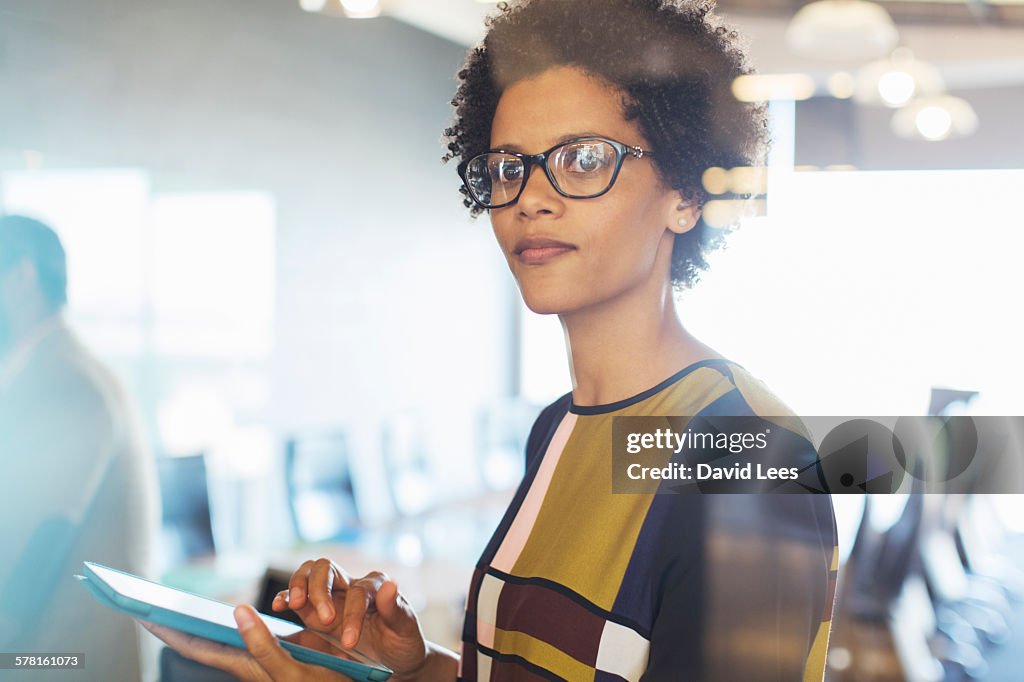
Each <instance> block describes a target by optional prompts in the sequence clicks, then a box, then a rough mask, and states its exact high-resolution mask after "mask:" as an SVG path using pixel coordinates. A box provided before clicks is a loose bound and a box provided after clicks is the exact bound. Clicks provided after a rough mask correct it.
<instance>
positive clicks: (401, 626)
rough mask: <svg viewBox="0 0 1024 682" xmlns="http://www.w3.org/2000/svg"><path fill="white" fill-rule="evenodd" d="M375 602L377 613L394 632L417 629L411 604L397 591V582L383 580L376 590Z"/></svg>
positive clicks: (402, 632) (406, 631)
mask: <svg viewBox="0 0 1024 682" xmlns="http://www.w3.org/2000/svg"><path fill="white" fill-rule="evenodd" d="M375 603H376V605H377V613H378V614H380V617H381V619H382V620H383V621H384V624H385V625H387V626H388V627H389V628H391V629H392V630H394V631H395V632H397V633H399V634H405V633H409V632H412V631H413V630H418V629H419V624H418V623H417V621H416V614H415V612H414V611H413V609H412V606H411V605H410V604H409V602H408V601H406V599H405V597H404V596H402V593H401V592H399V591H398V583H396V582H395V581H394V580H385V581H384V584H383V585H381V587H380V589H379V590H377V597H376V600H375Z"/></svg>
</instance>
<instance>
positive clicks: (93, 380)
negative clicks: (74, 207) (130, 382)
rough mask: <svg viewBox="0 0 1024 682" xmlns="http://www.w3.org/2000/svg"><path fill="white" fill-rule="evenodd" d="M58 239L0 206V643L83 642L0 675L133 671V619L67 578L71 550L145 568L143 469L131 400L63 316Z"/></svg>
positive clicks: (72, 569) (146, 474)
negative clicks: (76, 662) (40, 666)
mask: <svg viewBox="0 0 1024 682" xmlns="http://www.w3.org/2000/svg"><path fill="white" fill-rule="evenodd" d="M66 303H67V267H66V259H65V253H64V248H63V246H62V244H61V241H60V239H59V237H58V236H57V234H56V233H55V232H54V231H53V230H52V229H51V228H50V227H48V226H47V225H45V224H43V223H41V222H39V221H37V220H34V219H31V218H27V217H23V216H17V215H7V216H0V471H2V480H3V482H4V492H3V495H2V496H0V546H2V547H3V553H4V560H3V562H0V651H2V652H8V653H20V652H37V653H51V654H56V653H77V654H84V663H85V667H84V669H81V670H74V671H56V670H50V671H46V670H24V671H18V672H15V671H11V670H6V671H4V679H9V678H11V679H14V678H16V679H27V680H44V679H51V678H52V679H62V680H66V679H72V678H73V679H76V680H102V681H111V680H137V679H140V676H141V671H140V656H141V654H140V652H139V645H138V644H139V638H138V637H137V628H136V627H135V624H134V623H133V622H131V621H128V620H126V619H125V618H123V617H119V616H118V615H117V614H115V613H113V612H110V611H107V610H106V609H102V608H96V603H95V601H94V600H93V599H92V598H91V597H90V596H89V594H88V593H87V592H86V591H85V590H83V589H82V588H81V587H80V586H79V585H77V584H76V581H75V579H74V577H73V576H74V575H75V574H76V573H80V572H81V566H82V561H84V560H89V561H96V562H99V563H103V564H109V565H113V566H118V567H125V568H126V569H127V570H132V571H133V572H138V573H140V574H143V575H145V574H147V573H149V572H150V563H149V562H150V555H149V552H150V543H151V541H152V539H153V533H154V532H155V530H156V528H155V523H156V505H157V492H156V490H157V489H156V478H155V473H154V469H153V463H152V461H151V460H150V458H149V455H148V452H147V450H146V448H145V447H144V446H143V443H142V440H141V438H140V434H139V430H138V428H137V420H136V418H135V415H134V412H133V409H132V406H131V404H130V402H129V400H128V397H127V396H126V395H125V392H124V390H123V389H122V387H121V385H120V384H119V383H118V381H117V380H116V379H115V378H114V376H113V374H112V373H111V372H110V371H109V370H108V369H107V368H106V367H104V366H103V365H102V364H101V363H100V362H99V361H98V360H97V359H96V358H95V357H94V356H93V355H92V354H91V353H90V352H89V351H88V350H87V349H86V348H85V346H83V345H82V343H81V342H80V341H79V340H78V338H77V337H76V335H75V334H74V332H73V331H72V330H71V329H70V327H69V326H68V324H67V322H66V320H65V318H64V309H65V306H66Z"/></svg>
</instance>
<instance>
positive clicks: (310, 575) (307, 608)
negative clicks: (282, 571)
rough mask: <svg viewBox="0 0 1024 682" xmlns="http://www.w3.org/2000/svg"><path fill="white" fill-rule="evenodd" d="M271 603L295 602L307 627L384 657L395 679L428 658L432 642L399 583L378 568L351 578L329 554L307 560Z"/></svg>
mask: <svg viewBox="0 0 1024 682" xmlns="http://www.w3.org/2000/svg"><path fill="white" fill-rule="evenodd" d="M272 608H273V609H274V610H275V611H284V610H285V609H288V608H291V609H292V610H293V611H295V612H296V613H297V614H299V617H300V618H302V622H303V623H305V625H306V627H308V628H310V629H313V630H318V631H320V632H325V633H329V634H332V635H334V636H335V637H337V638H338V639H339V640H340V641H341V643H342V646H344V647H345V648H348V649H358V650H359V652H360V653H362V654H364V655H366V656H368V657H370V658H372V659H374V660H376V661H380V662H381V663H383V664H384V665H386V666H387V667H389V668H391V669H392V670H393V671H395V677H396V678H397V679H402V678H403V677H412V676H414V675H415V674H416V672H418V671H419V670H420V669H422V668H423V666H424V665H425V663H426V660H427V654H428V647H427V642H426V640H425V639H424V638H423V632H422V631H421V630H420V624H419V620H418V619H417V618H416V613H415V612H414V611H413V610H412V607H411V606H410V605H409V602H408V601H406V599H405V597H403V596H402V595H401V593H400V592H399V591H398V585H396V584H395V582H394V581H392V580H390V579H389V578H388V577H387V576H386V575H385V574H384V573H381V572H379V571H374V572H372V573H369V574H367V575H365V576H363V577H362V578H358V579H353V578H351V577H350V576H349V575H348V574H347V573H346V572H345V571H344V570H343V569H342V568H340V567H339V566H337V565H335V564H334V563H333V562H332V561H330V560H329V559H318V560H316V561H307V562H305V563H304V564H302V565H301V566H300V567H299V569H298V570H297V571H295V573H293V574H292V577H291V580H289V581H288V589H287V590H284V591H282V592H280V593H279V594H278V595H277V596H276V597H275V598H274V602H273V606H272Z"/></svg>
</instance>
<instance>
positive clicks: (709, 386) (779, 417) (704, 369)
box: [662, 358, 807, 436]
mask: <svg viewBox="0 0 1024 682" xmlns="http://www.w3.org/2000/svg"><path fill="white" fill-rule="evenodd" d="M700 365H701V366H700V371H699V372H691V373H690V374H688V375H687V376H686V377H684V379H683V380H682V381H680V382H678V383H677V384H676V385H675V386H673V387H672V390H671V391H670V392H669V394H668V395H666V396H665V397H664V398H665V399H664V400H663V401H662V403H663V404H662V409H664V408H665V407H668V406H670V405H672V404H673V403H675V404H677V405H679V406H680V407H685V410H684V411H680V412H679V414H690V415H694V414H700V415H702V416H736V417H760V418H762V419H765V420H767V421H771V422H775V423H777V424H779V425H780V426H782V427H784V428H786V429H788V430H790V431H792V432H794V433H797V434H800V435H804V436H806V435H807V429H806V427H805V425H804V424H803V422H802V421H801V419H800V418H799V417H798V416H797V413H796V412H795V411H794V410H793V408H791V407H790V406H789V404H788V403H787V402H786V401H785V400H783V399H782V398H781V397H779V395H778V394H777V393H776V392H775V391H774V390H772V389H771V388H770V387H769V386H768V384H766V383H765V382H764V381H763V380H761V379H760V378H759V377H757V376H755V375H754V374H753V373H752V372H750V371H749V370H747V368H746V367H744V366H742V365H740V364H739V363H736V362H734V361H732V360H730V359H728V358H715V359H713V360H708V361H705V362H702V363H700Z"/></svg>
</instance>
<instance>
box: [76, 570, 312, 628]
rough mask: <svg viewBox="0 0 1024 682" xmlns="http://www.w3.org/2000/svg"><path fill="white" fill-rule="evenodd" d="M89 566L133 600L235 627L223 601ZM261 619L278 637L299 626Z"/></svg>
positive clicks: (274, 619) (230, 612) (233, 620)
mask: <svg viewBox="0 0 1024 682" xmlns="http://www.w3.org/2000/svg"><path fill="white" fill-rule="evenodd" d="M89 569H90V570H91V571H92V572H93V573H95V574H96V576H97V577H99V578H101V579H102V580H103V582H105V583H107V584H108V585H110V586H111V587H112V588H114V591H115V592H117V593H119V594H122V595H124V596H125V597H128V598H129V599H135V600H136V601H140V602H144V603H146V604H152V605H153V606H157V607H159V608H162V609H167V610H168V611H176V612H178V613H184V614H185V615H188V616H192V617H193V618H199V619H201V620H205V621H209V622H211V623H216V624H217V625H224V626H226V627H229V628H237V627H238V625H237V624H236V623H235V616H234V613H235V607H233V606H231V605H229V604H224V603H222V602H219V601H214V600H213V599H207V598H206V597H200V596H197V595H194V594H189V593H188V592H182V591H181V590H176V589H174V588H173V587H167V586H166V585H160V584H158V583H154V582H150V581H148V580H145V579H143V578H139V577H137V576H133V575H128V574H127V573H121V572H120V571H115V570H112V569H109V568H106V567H104V566H98V565H97V564H93V563H90V564H89ZM261 617H262V618H263V622H265V623H266V624H267V627H269V628H270V631H271V632H273V633H274V634H275V635H277V636H278V637H288V636H289V635H294V634H297V633H299V632H301V631H302V628H301V627H300V626H298V625H295V624H294V623H289V622H288V621H286V620H281V619H280V618H268V617H266V616H263V615H262V614H261Z"/></svg>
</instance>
